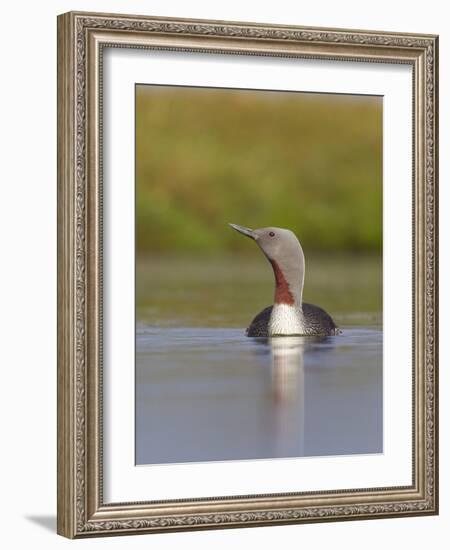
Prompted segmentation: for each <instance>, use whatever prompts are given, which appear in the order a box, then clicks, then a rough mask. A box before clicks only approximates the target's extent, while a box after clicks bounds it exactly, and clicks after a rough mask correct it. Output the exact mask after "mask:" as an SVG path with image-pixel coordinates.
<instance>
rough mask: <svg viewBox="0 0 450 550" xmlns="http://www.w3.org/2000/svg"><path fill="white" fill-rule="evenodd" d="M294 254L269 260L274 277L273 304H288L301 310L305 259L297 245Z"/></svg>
mask: <svg viewBox="0 0 450 550" xmlns="http://www.w3.org/2000/svg"><path fill="white" fill-rule="evenodd" d="M295 252H296V253H295V254H290V255H285V256H284V257H281V258H280V259H277V260H272V259H270V262H271V264H272V267H273V270H274V275H275V297H274V302H275V304H277V303H278V304H283V303H284V304H289V305H293V306H295V307H298V308H300V309H301V307H302V295H303V283H304V279H305V257H304V255H303V250H302V248H301V246H300V245H299V247H298V251H297V250H296V251H295Z"/></svg>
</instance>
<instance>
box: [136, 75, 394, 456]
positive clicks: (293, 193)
mask: <svg viewBox="0 0 450 550" xmlns="http://www.w3.org/2000/svg"><path fill="white" fill-rule="evenodd" d="M382 152H383V97H381V96H377V95H356V94H333V93H307V92H301V91H295V92H293V91H280V90H261V89H238V88H213V87H194V86H164V85H151V84H147V83H146V84H140V83H137V84H136V86H135V212H136V216H135V236H136V238H135V246H136V266H135V281H136V292H135V311H136V340H135V350H136V356H135V368H136V372H135V392H136V393H135V430H136V431H135V462H136V465H152V464H167V463H172V464H173V463H188V462H208V461H233V460H236V461H237V460H246V459H247V460H248V459H252V460H256V459H274V458H277V459H282V458H292V457H320V456H341V455H358V454H360V455H362V454H376V453H382V452H383V323H382V319H383V286H382V280H383V277H382V275H383V266H382V251H383V241H382V235H383V193H382V190H383V158H382Z"/></svg>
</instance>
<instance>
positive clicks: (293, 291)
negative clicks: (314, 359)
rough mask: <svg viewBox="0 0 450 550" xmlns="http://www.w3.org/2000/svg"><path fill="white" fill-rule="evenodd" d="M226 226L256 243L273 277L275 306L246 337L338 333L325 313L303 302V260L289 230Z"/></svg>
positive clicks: (260, 316) (258, 318)
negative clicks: (267, 262) (270, 268)
mask: <svg viewBox="0 0 450 550" xmlns="http://www.w3.org/2000/svg"><path fill="white" fill-rule="evenodd" d="M229 225H230V226H231V227H232V228H233V229H235V230H236V231H239V233H242V234H243V235H246V236H247V237H250V238H251V239H253V240H254V241H255V242H256V244H257V245H258V246H259V247H260V248H261V250H262V251H263V253H264V254H265V256H266V258H267V259H268V260H269V262H270V263H271V264H272V268H273V273H274V275H275V298H274V304H273V306H269V307H266V308H265V309H263V310H262V311H261V313H258V315H257V316H256V317H255V318H254V319H253V321H252V322H251V324H250V326H249V327H248V328H247V331H246V334H247V336H289V335H291V336H292V335H302V336H307V335H312V336H329V335H334V334H339V333H340V330H339V329H338V328H337V326H336V324H335V322H334V321H333V319H332V318H331V317H330V316H329V315H328V313H327V312H326V311H324V310H323V309H321V308H320V307H318V306H314V305H312V304H306V303H305V302H302V294H303V282H304V279H305V257H304V255H303V250H302V247H301V246H300V243H299V242H298V239H297V237H296V236H295V235H294V233H292V231H289V229H281V228H279V227H263V228H262V229H254V230H252V229H248V228H247V227H241V226H240V225H235V224H234V223H230V224H229Z"/></svg>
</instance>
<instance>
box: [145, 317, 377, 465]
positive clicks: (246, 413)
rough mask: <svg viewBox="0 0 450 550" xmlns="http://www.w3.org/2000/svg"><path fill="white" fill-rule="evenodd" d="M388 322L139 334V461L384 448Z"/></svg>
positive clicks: (158, 330) (322, 453)
mask: <svg viewBox="0 0 450 550" xmlns="http://www.w3.org/2000/svg"><path fill="white" fill-rule="evenodd" d="M382 399H383V396H382V331H381V330H380V329H378V328H361V327H357V328H347V329H345V328H344V333H343V334H342V335H340V336H333V337H327V338H325V339H314V338H311V337H282V338H273V339H271V340H267V339H255V338H247V337H246V336H245V335H244V332H243V330H241V329H222V328H166V327H164V328H160V327H152V326H146V325H138V327H137V333H136V464H157V463H177V462H178V463H182V462H204V461H211V460H242V459H258V458H280V457H302V456H325V455H343V454H345V455H348V454H367V453H380V452H382V451H383V445H382V433H383V432H382V424H383V416H382V411H383V407H382V405H383V402H382Z"/></svg>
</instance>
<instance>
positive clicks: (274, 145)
mask: <svg viewBox="0 0 450 550" xmlns="http://www.w3.org/2000/svg"><path fill="white" fill-rule="evenodd" d="M381 184H382V99H381V98H380V97H369V96H366V97H364V96H343V95H328V94H306V93H296V92H294V93H292V92H291V93H289V92H266V91H264V92H262V91H251V90H221V89H201V88H183V87H179V88H177V87H160V86H147V85H146V86H144V85H140V86H137V88H136V245H137V251H138V253H140V254H143V253H147V252H152V253H154V252H157V253H165V254H167V253H179V252H181V251H183V252H187V253H193V252H199V253H200V252H201V253H202V254H210V253H223V252H224V251H231V252H234V251H239V250H242V251H245V253H247V252H248V249H249V246H250V243H249V242H248V240H247V239H244V238H241V237H240V236H239V235H237V234H236V233H235V232H234V231H232V230H231V229H229V228H228V227H227V223H228V222H234V223H237V224H240V225H244V226H247V227H253V228H256V227H264V226H279V227H287V228H289V229H292V230H293V231H294V232H295V233H296V234H297V236H298V237H299V239H300V242H301V243H302V245H303V248H304V249H305V251H307V250H308V251H309V250H313V251H315V250H317V251H322V252H327V253H328V252H329V251H349V252H375V253H380V251H381V239H382V185H381Z"/></svg>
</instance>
